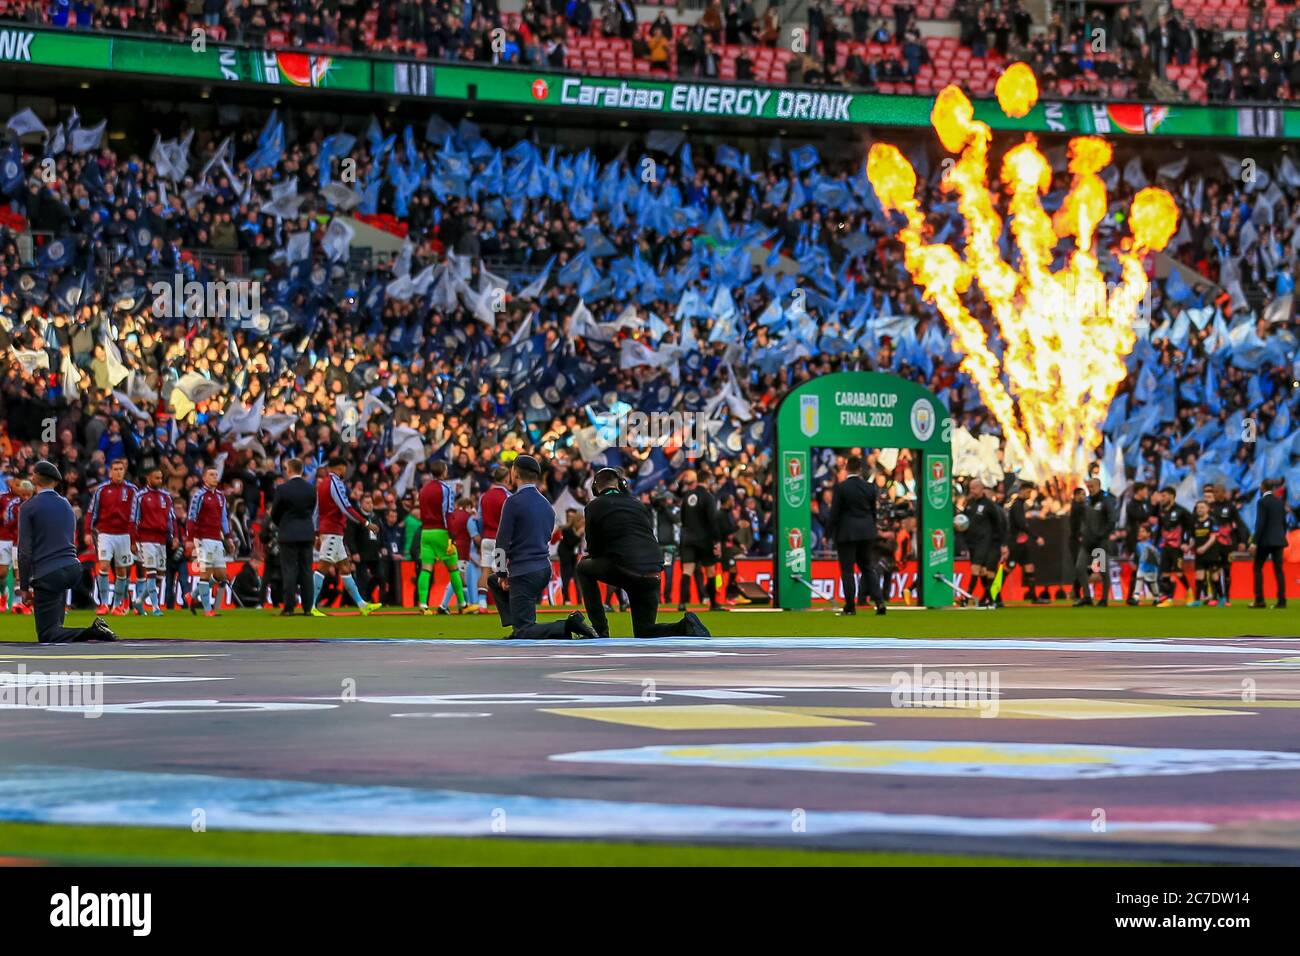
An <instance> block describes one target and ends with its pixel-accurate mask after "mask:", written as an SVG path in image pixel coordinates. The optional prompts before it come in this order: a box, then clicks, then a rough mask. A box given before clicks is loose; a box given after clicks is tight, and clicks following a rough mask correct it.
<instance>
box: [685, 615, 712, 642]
mask: <svg viewBox="0 0 1300 956" xmlns="http://www.w3.org/2000/svg"><path fill="white" fill-rule="evenodd" d="M682 620H683V621H685V622H686V626H687V627H688V628H690V636H691V637H712V636H713V635H712V634H710V633H709V629H708V628H707V627H705V626H704V622H703V621H701V620H700V619H699V617H698V616H697V615H696V614H695V612H694V611H687V612H686V613H685V614H684V615H683V616H682Z"/></svg>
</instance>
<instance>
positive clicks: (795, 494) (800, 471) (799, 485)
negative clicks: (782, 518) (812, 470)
mask: <svg viewBox="0 0 1300 956" xmlns="http://www.w3.org/2000/svg"><path fill="white" fill-rule="evenodd" d="M781 496H782V498H784V500H785V503H786V504H787V505H788V506H789V507H791V508H801V507H803V506H804V505H805V504H807V502H808V459H807V457H806V453H805V452H802V451H788V452H786V453H785V456H784V467H783V468H782V469H781Z"/></svg>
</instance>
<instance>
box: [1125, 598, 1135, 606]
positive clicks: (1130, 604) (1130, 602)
mask: <svg viewBox="0 0 1300 956" xmlns="http://www.w3.org/2000/svg"><path fill="white" fill-rule="evenodd" d="M1124 603H1125V604H1127V605H1128V606H1129V607H1137V606H1138V599H1137V598H1129V599H1128V600H1127V601H1125V602H1124Z"/></svg>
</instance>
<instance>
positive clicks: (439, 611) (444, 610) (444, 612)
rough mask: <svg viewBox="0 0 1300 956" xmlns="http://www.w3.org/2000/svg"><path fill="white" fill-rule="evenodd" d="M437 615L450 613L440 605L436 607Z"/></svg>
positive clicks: (449, 610)
mask: <svg viewBox="0 0 1300 956" xmlns="http://www.w3.org/2000/svg"><path fill="white" fill-rule="evenodd" d="M438 613H439V614H450V613H451V609H450V608H446V607H443V606H442V605H441V604H439V605H438Z"/></svg>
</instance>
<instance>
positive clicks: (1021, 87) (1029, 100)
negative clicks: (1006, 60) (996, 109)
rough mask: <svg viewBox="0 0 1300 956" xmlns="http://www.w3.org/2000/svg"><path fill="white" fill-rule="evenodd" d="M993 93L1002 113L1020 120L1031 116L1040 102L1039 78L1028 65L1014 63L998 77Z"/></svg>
mask: <svg viewBox="0 0 1300 956" xmlns="http://www.w3.org/2000/svg"><path fill="white" fill-rule="evenodd" d="M993 93H994V95H995V96H997V98H998V105H999V106H1000V107H1002V112H1004V113H1006V114H1007V115H1008V116H1011V117H1015V118H1016V119H1019V118H1020V117H1022V116H1027V115H1029V111H1030V110H1032V109H1033V108H1034V104H1035V103H1037V102H1038V77H1036V76H1034V71H1033V70H1031V69H1030V68H1029V66H1028V64H1025V63H1012V64H1011V65H1010V66H1009V67H1007V68H1006V70H1004V71H1003V73H1002V75H1001V76H999V77H998V82H997V86H995V87H994V88H993Z"/></svg>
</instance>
